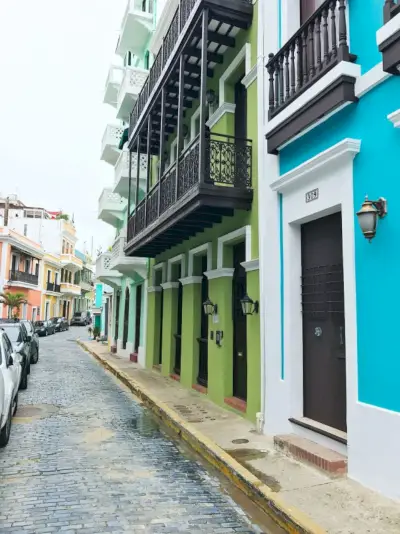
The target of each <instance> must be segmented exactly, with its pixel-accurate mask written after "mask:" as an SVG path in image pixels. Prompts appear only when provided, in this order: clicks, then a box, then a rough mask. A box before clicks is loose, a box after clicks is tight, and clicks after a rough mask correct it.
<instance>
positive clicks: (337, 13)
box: [267, 0, 351, 118]
mask: <svg viewBox="0 0 400 534" xmlns="http://www.w3.org/2000/svg"><path fill="white" fill-rule="evenodd" d="M346 5H347V0H325V2H324V3H323V4H322V5H321V6H320V7H319V8H318V9H317V10H316V11H315V13H314V14H313V15H312V16H311V17H310V18H309V19H308V20H307V21H306V22H305V23H304V24H303V26H301V28H300V29H299V30H298V31H297V32H296V33H295V34H294V35H293V36H292V37H291V38H290V40H289V41H288V42H287V43H286V44H285V45H284V46H283V47H282V48H281V49H280V50H279V52H278V53H277V54H275V55H273V54H270V55H269V58H270V59H269V61H268V63H267V69H268V73H269V117H270V118H272V117H274V116H275V115H277V114H278V113H279V112H280V111H282V109H284V108H285V107H286V106H287V105H288V104H290V103H291V102H292V101H293V100H295V99H296V98H297V97H298V96H299V95H300V94H301V93H303V92H304V91H305V90H306V89H307V88H308V87H310V86H311V85H313V84H314V83H315V82H316V81H317V80H318V79H319V78H320V77H321V76H323V75H324V74H325V73H326V72H327V71H328V70H330V69H331V68H332V67H334V66H335V65H336V64H337V63H339V61H349V60H350V59H351V55H350V54H349V47H348V39H347V27H346Z"/></svg>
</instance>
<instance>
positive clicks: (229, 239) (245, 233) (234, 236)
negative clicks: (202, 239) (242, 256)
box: [217, 224, 251, 269]
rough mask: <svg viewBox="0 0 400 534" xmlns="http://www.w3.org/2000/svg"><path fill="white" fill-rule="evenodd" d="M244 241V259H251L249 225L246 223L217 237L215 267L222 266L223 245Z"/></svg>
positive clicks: (220, 267)
mask: <svg viewBox="0 0 400 534" xmlns="http://www.w3.org/2000/svg"><path fill="white" fill-rule="evenodd" d="M243 237H244V240H245V243H246V261H250V260H251V226H250V225H249V224H248V225H246V226H242V228H238V229H237V230H234V231H233V232H230V233H229V234H225V235H223V236H221V237H219V238H218V254H217V269H222V268H223V266H224V247H225V245H230V244H234V243H237V242H240V241H242V238H243Z"/></svg>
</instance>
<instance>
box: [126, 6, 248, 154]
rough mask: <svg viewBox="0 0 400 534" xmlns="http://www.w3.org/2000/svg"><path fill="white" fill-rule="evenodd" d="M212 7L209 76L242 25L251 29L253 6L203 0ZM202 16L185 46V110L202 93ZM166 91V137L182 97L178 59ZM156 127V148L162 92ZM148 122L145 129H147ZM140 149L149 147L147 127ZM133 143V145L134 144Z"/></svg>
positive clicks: (173, 125)
mask: <svg viewBox="0 0 400 534" xmlns="http://www.w3.org/2000/svg"><path fill="white" fill-rule="evenodd" d="M204 3H205V4H206V5H207V7H209V9H210V11H209V17H210V21H209V24H208V41H207V50H208V58H207V59H208V61H207V76H208V78H213V76H214V70H215V68H216V67H217V66H219V65H223V64H224V56H225V54H226V52H227V51H228V50H229V49H231V48H235V47H236V36H237V35H238V33H239V31H240V30H241V29H248V28H249V27H250V25H251V22H252V18H253V6H252V4H251V3H247V2H246V0H222V1H221V0H207V1H205V2H204ZM201 30H202V28H201V18H200V19H199V18H197V21H196V22H195V24H194V26H193V28H192V29H191V30H190V32H191V33H190V38H189V39H188V41H187V43H186V46H185V47H184V48H183V50H182V54H183V56H184V57H185V76H184V99H183V108H184V113H185V111H186V110H188V109H191V108H192V107H193V102H194V101H196V100H198V99H199V97H200V80H201V67H200V64H201V45H202V36H201ZM165 86H166V88H167V95H166V127H165V132H166V137H168V135H170V134H172V133H174V132H175V129H176V125H177V114H178V97H179V61H176V63H175V65H174V67H173V68H172V70H171V71H170V73H169V75H168V78H167V82H166V85H165ZM151 113H152V117H153V128H152V141H151V145H152V150H153V149H154V153H156V152H157V149H158V148H159V143H160V124H161V96H160V95H158V97H157V100H156V102H155V104H154V106H153V108H152V111H151ZM146 127H147V123H145V124H144V128H143V130H146ZM142 134H143V135H142V139H141V141H142V142H141V151H146V146H147V141H146V138H145V136H146V135H147V132H146V131H143V132H142ZM133 146H134V145H132V148H133Z"/></svg>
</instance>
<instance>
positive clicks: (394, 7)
mask: <svg viewBox="0 0 400 534" xmlns="http://www.w3.org/2000/svg"><path fill="white" fill-rule="evenodd" d="M399 13H400V1H399V0H385V5H384V7H383V19H384V22H385V24H386V22H389V20H391V19H392V18H393V17H395V16H396V15H398V14H399Z"/></svg>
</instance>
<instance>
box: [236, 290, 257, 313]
mask: <svg viewBox="0 0 400 534" xmlns="http://www.w3.org/2000/svg"><path fill="white" fill-rule="evenodd" d="M240 304H241V305H242V312H243V315H253V313H258V307H259V304H258V300H256V301H255V302H254V300H252V299H251V298H250V297H249V295H248V294H247V293H246V294H245V296H244V297H243V298H242V299H240Z"/></svg>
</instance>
